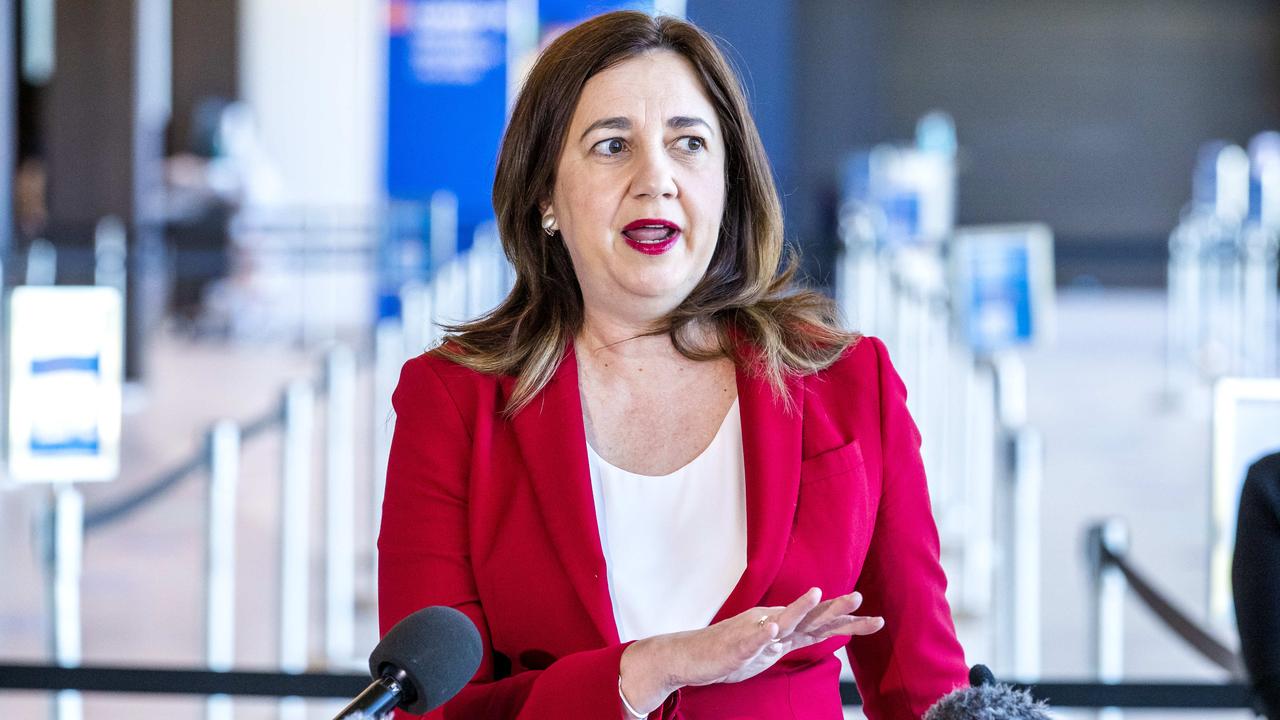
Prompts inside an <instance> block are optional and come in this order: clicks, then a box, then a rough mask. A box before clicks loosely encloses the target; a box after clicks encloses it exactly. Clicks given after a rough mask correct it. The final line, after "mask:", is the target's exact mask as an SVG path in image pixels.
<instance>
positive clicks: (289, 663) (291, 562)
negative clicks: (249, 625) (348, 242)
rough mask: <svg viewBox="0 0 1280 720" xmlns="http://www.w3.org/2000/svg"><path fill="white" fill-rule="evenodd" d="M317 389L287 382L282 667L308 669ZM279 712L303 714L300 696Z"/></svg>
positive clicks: (304, 383) (282, 498)
mask: <svg viewBox="0 0 1280 720" xmlns="http://www.w3.org/2000/svg"><path fill="white" fill-rule="evenodd" d="M314 405H315V390H314V389H312V387H311V383H310V382H309V381H307V380H295V381H294V382H292V383H289V387H288V389H286V390H285V396H284V439H283V440H284V441H283V452H282V454H281V455H282V468H281V478H282V487H281V493H280V620H279V622H280V669H281V670H282V671H284V672H289V673H300V672H303V671H305V670H306V669H307V627H308V623H307V619H308V612H307V611H308V605H307V583H308V580H309V575H310V573H309V572H308V570H309V568H310V557H309V552H308V551H309V544H310V533H309V532H308V525H309V523H308V519H309V517H310V511H311V488H310V485H311V446H312V443H311V439H312V427H313V421H312V414H313V411H314ZM279 709H280V717H282V718H283V717H289V718H292V717H301V716H302V715H303V711H304V710H305V707H304V706H303V705H302V700H301V699H300V698H284V699H282V700H281V701H280V708H279Z"/></svg>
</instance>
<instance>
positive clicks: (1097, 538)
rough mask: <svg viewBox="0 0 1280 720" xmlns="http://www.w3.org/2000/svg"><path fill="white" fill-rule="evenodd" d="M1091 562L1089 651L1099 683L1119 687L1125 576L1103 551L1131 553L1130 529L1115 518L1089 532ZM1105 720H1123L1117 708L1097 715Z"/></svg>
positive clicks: (1122, 671) (1121, 670) (1122, 663)
mask: <svg viewBox="0 0 1280 720" xmlns="http://www.w3.org/2000/svg"><path fill="white" fill-rule="evenodd" d="M1088 543H1089V560H1090V565H1091V567H1090V571H1091V578H1090V579H1091V580H1092V587H1091V589H1092V593H1091V595H1090V598H1089V600H1090V603H1089V610H1090V623H1089V629H1090V631H1091V637H1090V648H1091V651H1092V655H1093V657H1092V662H1093V669H1094V674H1095V676H1096V678H1097V680H1098V682H1103V683H1118V682H1120V681H1121V680H1123V679H1124V596H1125V581H1124V574H1123V573H1122V572H1121V571H1120V569H1119V568H1117V567H1116V566H1115V565H1114V564H1113V563H1111V562H1110V561H1109V560H1108V558H1107V557H1106V556H1105V553H1104V552H1103V550H1104V549H1105V550H1108V551H1110V552H1111V553H1112V554H1116V555H1121V554H1124V553H1125V552H1127V551H1128V549H1129V529H1128V527H1127V526H1126V525H1125V524H1124V522H1123V521H1121V520H1119V519H1116V518H1112V519H1110V520H1107V521H1106V522H1103V523H1100V524H1098V525H1094V526H1093V527H1092V528H1090V529H1089V536H1088ZM1098 717H1099V718H1101V719H1102V720H1121V718H1122V717H1123V714H1122V713H1121V711H1120V710H1119V709H1117V708H1104V709H1103V710H1101V711H1099V712H1098Z"/></svg>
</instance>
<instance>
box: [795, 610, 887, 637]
mask: <svg viewBox="0 0 1280 720" xmlns="http://www.w3.org/2000/svg"><path fill="white" fill-rule="evenodd" d="M882 627H884V618H882V617H874V616H863V615H842V616H840V617H836V618H832V619H831V620H829V621H827V622H826V623H825V624H824V625H822V626H820V627H818V628H816V629H814V630H812V631H810V634H811V635H813V636H814V637H816V638H817V639H819V640H825V639H827V638H829V637H833V636H835V635H848V636H855V635H870V634H872V633H874V632H877V631H879V630H880V628H882Z"/></svg>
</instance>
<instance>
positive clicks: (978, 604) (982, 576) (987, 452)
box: [961, 363, 996, 614]
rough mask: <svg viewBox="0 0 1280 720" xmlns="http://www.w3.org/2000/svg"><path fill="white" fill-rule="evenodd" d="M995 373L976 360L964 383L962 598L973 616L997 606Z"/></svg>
mask: <svg viewBox="0 0 1280 720" xmlns="http://www.w3.org/2000/svg"><path fill="white" fill-rule="evenodd" d="M995 392H996V391H995V377H994V373H993V371H992V369H991V367H990V366H989V365H987V364H984V363H975V364H974V365H973V366H972V370H971V372H970V374H969V376H968V377H967V379H966V382H965V397H964V404H963V409H964V417H965V418H966V419H967V420H968V421H967V422H965V424H964V426H963V432H964V438H965V441H964V455H965V457H964V469H965V475H964V493H965V501H966V502H965V507H966V510H967V513H968V515H969V522H968V523H967V524H966V525H965V540H964V547H965V549H964V555H965V561H964V567H963V574H962V577H961V579H962V583H961V584H962V592H961V598H962V601H963V604H964V606H965V607H966V608H968V609H969V610H970V612H972V613H974V614H978V613H984V612H987V611H988V610H989V609H990V608H991V605H992V592H993V590H994V588H993V587H992V583H991V581H992V575H993V571H994V568H995V537H994V534H993V529H994V527H995V522H994V518H993V514H994V510H995V482H994V478H995V467H994V462H993V461H994V453H995V446H996V438H995V426H996V408H995Z"/></svg>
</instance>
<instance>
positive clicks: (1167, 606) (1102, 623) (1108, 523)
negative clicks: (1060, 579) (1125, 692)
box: [1085, 518, 1246, 718]
mask: <svg viewBox="0 0 1280 720" xmlns="http://www.w3.org/2000/svg"><path fill="white" fill-rule="evenodd" d="M1085 555H1086V558H1087V563H1088V568H1089V580H1090V594H1089V616H1090V623H1089V628H1090V649H1091V664H1092V665H1093V671H1094V674H1095V677H1096V678H1097V680H1098V681H1099V682H1101V683H1106V684H1116V683H1120V682H1122V680H1123V678H1124V607H1125V596H1126V594H1127V591H1128V590H1132V591H1133V593H1134V595H1135V596H1136V597H1137V598H1138V599H1139V600H1140V601H1141V602H1142V604H1143V606H1145V607H1146V608H1147V609H1148V610H1149V611H1150V612H1151V613H1153V614H1154V615H1155V616H1156V618H1157V619H1158V620H1159V621H1160V622H1161V624H1162V625H1164V626H1165V627H1166V628H1168V629H1169V630H1171V631H1172V632H1173V633H1174V634H1175V635H1177V636H1178V638H1179V639H1181V640H1182V641H1183V642H1185V643H1186V644H1187V646H1188V647H1190V648H1191V649H1193V650H1194V651H1195V652H1196V653H1197V654H1199V655H1200V657H1202V658H1204V659H1205V660H1208V661H1209V662H1210V663H1212V664H1213V665H1214V666H1216V667H1217V668H1219V669H1221V670H1223V671H1225V672H1226V673H1227V675H1228V676H1229V678H1231V680H1232V681H1234V682H1238V683H1242V684H1243V682H1244V678H1245V677H1246V673H1245V669H1244V663H1243V661H1242V660H1241V658H1240V655H1239V653H1238V652H1236V651H1235V650H1234V649H1232V648H1230V647H1228V646H1227V645H1226V644H1225V643H1223V642H1222V641H1220V640H1219V639H1217V638H1216V637H1215V636H1214V635H1213V634H1212V633H1211V632H1209V631H1208V630H1206V629H1205V628H1204V627H1202V626H1201V625H1200V624H1199V623H1197V622H1196V621H1195V620H1194V619H1192V617H1191V616H1190V615H1189V614H1188V613H1187V612H1186V611H1184V610H1182V609H1181V608H1179V607H1178V606H1177V605H1176V604H1175V603H1174V602H1173V601H1172V600H1170V599H1168V597H1166V596H1165V594H1164V593H1162V592H1161V591H1160V590H1159V589H1158V588H1157V587H1156V584H1155V583H1154V582H1153V581H1152V580H1150V579H1149V578H1148V577H1147V576H1146V575H1145V574H1144V573H1143V572H1142V571H1141V570H1139V569H1138V568H1137V567H1136V566H1135V565H1134V564H1133V562H1132V561H1131V560H1130V559H1129V529H1128V526H1127V525H1126V524H1125V523H1124V522H1123V521H1122V520H1119V519H1116V518H1112V519H1108V520H1105V521H1102V522H1099V523H1095V524H1094V525H1092V526H1090V527H1089V530H1088V532H1087V533H1086V538H1085ZM1105 714H1106V716H1107V717H1109V718H1117V717H1119V714H1118V712H1116V711H1115V710H1114V709H1110V708H1109V709H1107V710H1106V711H1105Z"/></svg>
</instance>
